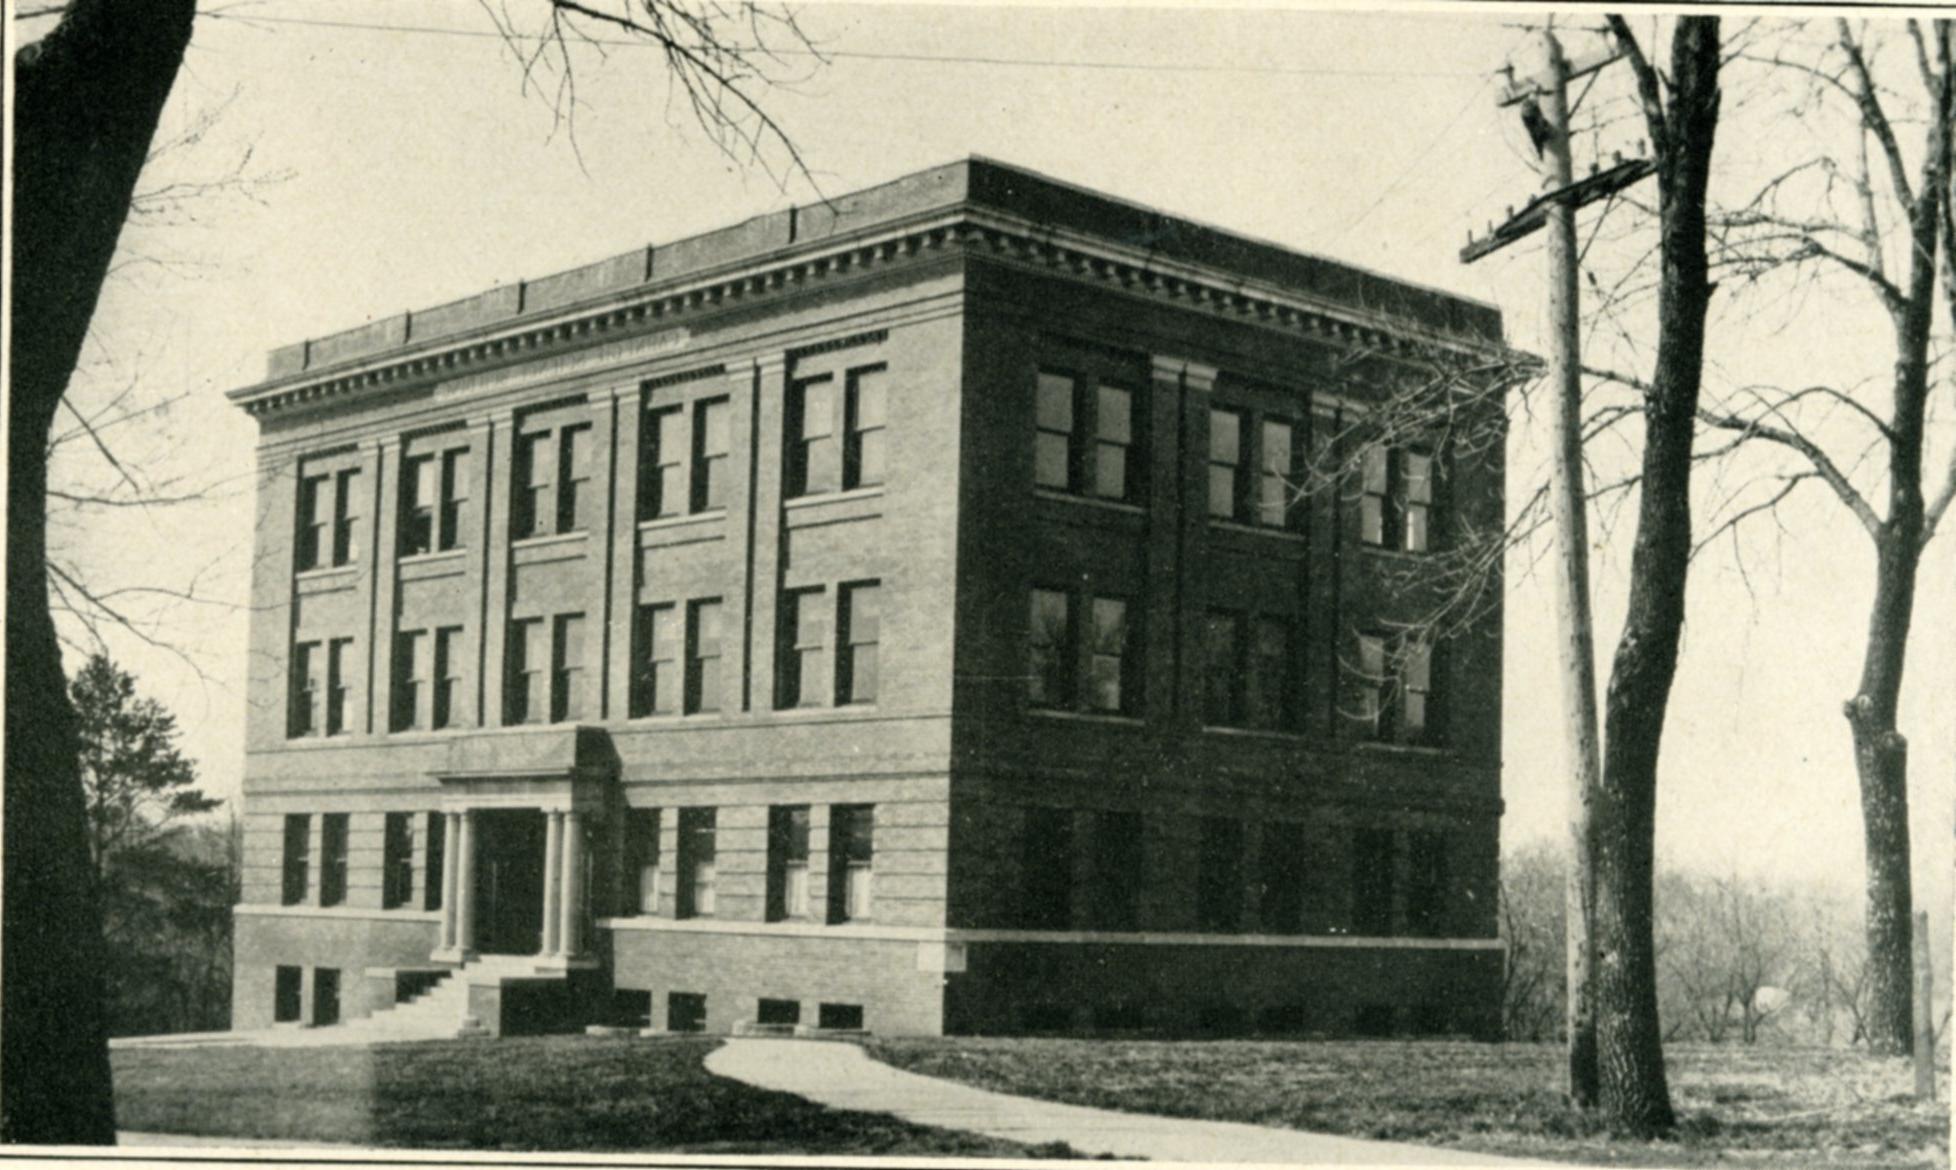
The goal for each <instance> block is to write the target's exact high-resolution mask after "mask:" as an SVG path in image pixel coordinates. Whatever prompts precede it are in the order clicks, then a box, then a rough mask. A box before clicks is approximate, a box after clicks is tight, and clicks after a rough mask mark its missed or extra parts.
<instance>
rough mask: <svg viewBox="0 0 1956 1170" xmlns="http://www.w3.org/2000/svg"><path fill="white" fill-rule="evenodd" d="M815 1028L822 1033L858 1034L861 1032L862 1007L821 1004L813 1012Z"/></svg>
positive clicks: (846, 1004) (855, 1004)
mask: <svg viewBox="0 0 1956 1170" xmlns="http://www.w3.org/2000/svg"><path fill="white" fill-rule="evenodd" d="M815 1026H816V1027H818V1028H820V1029H822V1030H823V1031H824V1032H860V1031H862V1030H863V1005H861V1004H859V1003H825V1004H821V1005H819V1006H818V1007H817V1008H816V1011H815Z"/></svg>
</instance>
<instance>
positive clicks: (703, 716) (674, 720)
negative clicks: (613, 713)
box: [625, 711, 723, 727]
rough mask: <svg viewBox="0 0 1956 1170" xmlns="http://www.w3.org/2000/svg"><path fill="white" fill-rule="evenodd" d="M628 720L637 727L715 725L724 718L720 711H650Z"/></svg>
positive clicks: (628, 717) (627, 718)
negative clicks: (684, 724) (692, 724)
mask: <svg viewBox="0 0 1956 1170" xmlns="http://www.w3.org/2000/svg"><path fill="white" fill-rule="evenodd" d="M625 718H626V720H627V721H628V722H630V723H633V724H636V725H651V726H655V727H656V726H661V725H671V724H678V723H713V722H717V721H718V720H720V719H721V718H723V716H722V714H721V713H720V712H718V711H650V712H647V713H646V714H644V715H627V716H626V717H625Z"/></svg>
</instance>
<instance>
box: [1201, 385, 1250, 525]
mask: <svg viewBox="0 0 1956 1170" xmlns="http://www.w3.org/2000/svg"><path fill="white" fill-rule="evenodd" d="M1242 477H1243V416H1242V415H1241V414H1238V413H1237V412H1236V411H1233V410H1219V409H1211V410H1210V411H1209V515H1210V516H1212V517H1214V518H1215V519H1218V520H1234V519H1236V518H1237V517H1238V515H1239V514H1240V512H1239V508H1238V501H1240V500H1241V499H1242V492H1241V491H1240V485H1241V483H1242Z"/></svg>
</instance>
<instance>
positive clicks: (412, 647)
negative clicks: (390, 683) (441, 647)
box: [387, 630, 431, 731]
mask: <svg viewBox="0 0 1956 1170" xmlns="http://www.w3.org/2000/svg"><path fill="white" fill-rule="evenodd" d="M428 650H429V646H428V634H427V631H425V630H403V631H401V632H400V633H398V634H395V635H394V694H393V697H392V701H393V708H394V709H393V710H392V711H391V712H390V713H389V715H388V720H387V727H388V730H390V731H407V730H409V729H411V728H415V727H420V726H421V725H422V724H421V722H420V720H421V717H422V710H423V709H422V705H421V703H422V698H423V696H424V695H426V694H427V692H428V674H429V667H430V665H431V663H430V662H429V660H428Z"/></svg>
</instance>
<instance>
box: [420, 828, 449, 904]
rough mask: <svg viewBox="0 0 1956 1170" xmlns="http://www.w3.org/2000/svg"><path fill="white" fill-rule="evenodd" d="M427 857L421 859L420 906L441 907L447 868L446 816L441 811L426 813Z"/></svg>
mask: <svg viewBox="0 0 1956 1170" xmlns="http://www.w3.org/2000/svg"><path fill="white" fill-rule="evenodd" d="M427 818H428V819H427V822H426V824H427V826H428V828H427V834H428V847H427V849H426V850H425V852H426V853H427V857H425V858H423V859H422V863H421V868H422V871H423V888H422V897H421V908H422V909H423V910H439V909H441V898H442V882H443V879H444V874H445V872H446V870H447V868H448V818H447V817H446V816H444V815H443V814H441V813H438V812H432V813H429V814H427Z"/></svg>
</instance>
